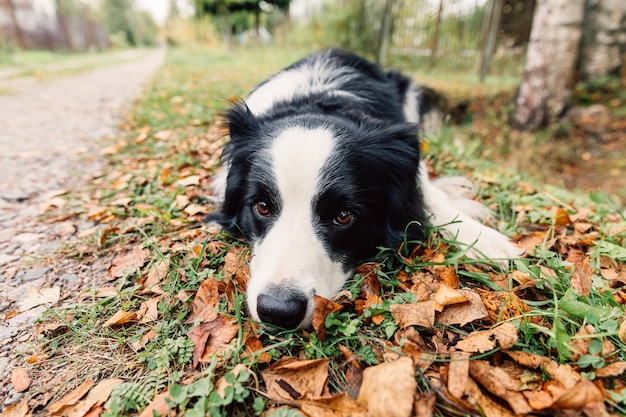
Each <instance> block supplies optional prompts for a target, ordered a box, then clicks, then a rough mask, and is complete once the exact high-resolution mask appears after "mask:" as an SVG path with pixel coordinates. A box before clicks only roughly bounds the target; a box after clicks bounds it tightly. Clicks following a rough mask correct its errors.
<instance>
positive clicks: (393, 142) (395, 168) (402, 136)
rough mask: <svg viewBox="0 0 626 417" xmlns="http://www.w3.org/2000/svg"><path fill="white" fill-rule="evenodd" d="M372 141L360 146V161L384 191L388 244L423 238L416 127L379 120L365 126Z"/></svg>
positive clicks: (370, 176)
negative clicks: (383, 122) (386, 123)
mask: <svg viewBox="0 0 626 417" xmlns="http://www.w3.org/2000/svg"><path fill="white" fill-rule="evenodd" d="M364 128H365V131H364V133H363V134H364V135H367V137H368V139H367V141H368V142H369V143H366V144H364V145H363V146H361V148H362V150H361V151H360V152H361V158H360V159H361V160H362V161H363V162H364V163H365V165H364V166H366V167H367V168H368V178H370V180H369V181H368V182H369V183H371V181H372V180H373V181H376V182H377V184H376V185H375V186H376V187H378V188H379V189H383V190H385V194H386V200H387V201H386V203H387V207H386V209H387V215H386V216H385V218H386V219H387V225H386V238H385V242H384V243H385V246H387V247H397V246H398V245H399V244H400V243H401V242H402V241H404V240H405V239H406V240H413V241H415V240H423V239H424V237H425V234H426V233H425V232H426V231H425V218H426V217H425V214H424V203H423V198H422V193H421V190H420V188H419V184H418V183H417V181H418V179H417V174H418V169H419V161H420V145H419V140H418V134H417V126H415V125H412V124H398V123H393V124H388V125H381V124H380V122H377V123H374V124H372V125H370V126H364Z"/></svg>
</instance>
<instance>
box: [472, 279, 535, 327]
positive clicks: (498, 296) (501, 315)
mask: <svg viewBox="0 0 626 417" xmlns="http://www.w3.org/2000/svg"><path fill="white" fill-rule="evenodd" d="M476 292H478V293H479V294H480V297H481V298H482V300H483V304H484V305H485V307H486V308H487V313H488V314H489V317H490V318H491V320H492V321H493V322H494V323H499V322H502V321H506V320H509V319H513V318H518V317H524V319H526V320H530V321H531V322H532V323H535V324H540V322H541V320H542V319H541V317H538V316H531V315H529V314H528V313H530V312H531V311H532V309H531V308H530V306H529V305H528V304H526V303H525V302H524V301H522V300H521V299H520V298H519V297H518V296H517V295H516V294H515V293H513V292H506V291H486V290H481V289H478V288H477V289H476Z"/></svg>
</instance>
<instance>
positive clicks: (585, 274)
mask: <svg viewBox="0 0 626 417" xmlns="http://www.w3.org/2000/svg"><path fill="white" fill-rule="evenodd" d="M592 275H593V268H591V262H590V260H589V257H588V256H585V258H583V260H582V261H580V262H576V263H575V264H574V273H573V274H572V278H571V280H570V284H571V286H572V288H573V289H574V291H576V293H577V294H578V295H584V296H588V295H589V294H591V277H592Z"/></svg>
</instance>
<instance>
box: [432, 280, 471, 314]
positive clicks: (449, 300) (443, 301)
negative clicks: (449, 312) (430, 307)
mask: <svg viewBox="0 0 626 417" xmlns="http://www.w3.org/2000/svg"><path fill="white" fill-rule="evenodd" d="M433 299H434V300H435V310H436V311H442V310H443V308H444V307H445V306H448V305H452V304H459V303H464V302H465V301H467V297H465V296H464V295H463V294H461V293H460V292H459V291H458V290H455V289H454V288H450V287H448V286H447V285H445V284H442V285H440V286H439V288H438V289H437V291H436V292H435V294H433Z"/></svg>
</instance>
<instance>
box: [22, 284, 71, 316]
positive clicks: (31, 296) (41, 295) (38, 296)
mask: <svg viewBox="0 0 626 417" xmlns="http://www.w3.org/2000/svg"><path fill="white" fill-rule="evenodd" d="M59 298H61V287H52V288H32V287H31V288H29V289H28V294H27V295H26V297H25V298H23V299H20V300H18V302H17V308H18V309H19V311H27V310H30V309H31V308H34V307H37V306H40V305H43V304H53V303H56V302H57V301H59Z"/></svg>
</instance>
